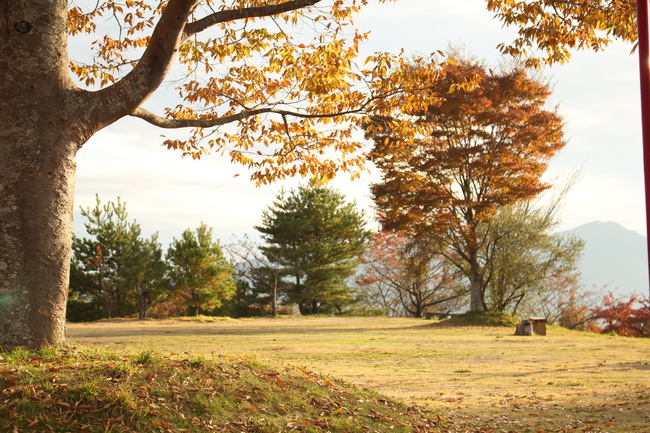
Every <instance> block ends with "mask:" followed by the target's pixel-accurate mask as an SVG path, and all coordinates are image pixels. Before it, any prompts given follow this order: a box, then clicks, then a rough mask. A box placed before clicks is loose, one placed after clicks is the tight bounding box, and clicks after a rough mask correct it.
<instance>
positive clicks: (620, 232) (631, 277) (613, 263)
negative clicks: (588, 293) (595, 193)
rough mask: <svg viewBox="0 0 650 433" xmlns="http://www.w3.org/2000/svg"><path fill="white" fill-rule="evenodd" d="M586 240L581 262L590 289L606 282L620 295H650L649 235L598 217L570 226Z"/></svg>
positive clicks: (584, 281)
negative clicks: (647, 241) (649, 269)
mask: <svg viewBox="0 0 650 433" xmlns="http://www.w3.org/2000/svg"><path fill="white" fill-rule="evenodd" d="M566 233H572V234H574V235H576V236H577V237H579V238H581V239H582V240H584V241H585V248H584V252H583V256H582V260H581V264H580V267H579V269H580V271H581V272H582V283H583V284H584V286H585V287H586V288H587V289H591V288H593V287H594V286H595V287H596V288H601V287H603V286H605V285H606V286H607V289H608V290H611V291H613V292H614V293H616V294H618V295H627V294H631V293H634V292H636V293H639V294H641V295H645V296H648V287H650V283H649V278H648V251H647V246H646V237H645V236H642V235H640V234H639V233H637V232H634V231H632V230H628V229H626V228H625V227H623V226H621V225H619V224H617V223H614V222H601V221H595V222H591V223H587V224H584V225H581V226H579V227H576V228H574V229H572V230H568V231H567V232H566Z"/></svg>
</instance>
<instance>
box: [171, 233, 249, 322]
mask: <svg viewBox="0 0 650 433" xmlns="http://www.w3.org/2000/svg"><path fill="white" fill-rule="evenodd" d="M167 262H168V265H169V278H170V282H171V287H172V291H173V293H174V295H175V297H176V298H178V299H179V301H180V302H181V303H183V304H184V305H185V306H186V307H187V312H188V313H189V314H193V315H195V316H198V315H199V312H200V311H201V310H208V309H212V308H217V307H219V306H220V305H221V303H222V302H223V301H224V300H225V299H230V298H231V297H232V296H233V294H234V293H235V290H236V287H235V283H234V281H233V278H232V273H233V266H232V265H231V264H230V263H228V261H227V260H226V258H225V257H224V254H223V251H222V250H221V246H220V245H219V243H217V242H214V241H213V240H212V229H211V228H209V227H208V226H207V225H205V224H201V225H200V226H199V227H198V228H197V229H196V231H195V232H192V231H191V230H190V229H187V230H185V231H184V232H183V235H182V236H181V238H180V239H176V238H174V240H173V242H172V244H171V246H170V247H169V250H168V251H167Z"/></svg>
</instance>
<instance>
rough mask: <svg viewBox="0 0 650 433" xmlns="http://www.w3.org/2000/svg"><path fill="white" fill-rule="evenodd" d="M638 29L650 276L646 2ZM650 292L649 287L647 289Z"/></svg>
mask: <svg viewBox="0 0 650 433" xmlns="http://www.w3.org/2000/svg"><path fill="white" fill-rule="evenodd" d="M637 23H638V27H639V39H638V40H639V75H640V81H641V126H642V133H643V174H644V178H645V215H646V217H645V218H646V230H647V233H646V236H647V240H648V272H649V275H650V44H649V42H648V0H637ZM648 289H649V290H650V287H649V288H648Z"/></svg>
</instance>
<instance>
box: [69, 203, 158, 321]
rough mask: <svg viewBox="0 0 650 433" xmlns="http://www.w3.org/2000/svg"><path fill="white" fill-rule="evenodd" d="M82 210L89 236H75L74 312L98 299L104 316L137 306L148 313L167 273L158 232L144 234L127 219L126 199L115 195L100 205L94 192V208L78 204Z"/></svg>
mask: <svg viewBox="0 0 650 433" xmlns="http://www.w3.org/2000/svg"><path fill="white" fill-rule="evenodd" d="M81 214H82V215H83V216H84V217H86V218H87V219H88V222H87V223H86V224H85V228H86V231H87V233H88V234H89V235H90V236H91V237H90V238H78V237H76V236H75V237H73V256H72V266H71V269H72V272H71V279H70V292H71V293H70V298H71V305H70V306H71V309H72V310H73V311H72V314H73V315H75V316H76V315H77V312H75V311H74V310H75V309H78V308H82V309H85V308H86V307H87V306H88V305H89V304H95V305H97V304H98V303H101V304H102V308H103V311H104V317H107V318H111V317H113V316H117V317H120V316H125V315H129V314H132V313H134V312H135V311H136V310H137V311H138V315H139V317H140V318H141V319H143V318H146V316H147V311H148V308H149V306H150V305H151V301H152V299H153V297H154V296H155V293H156V292H157V291H159V290H161V287H162V280H163V277H164V273H165V268H164V263H163V261H162V251H161V246H160V244H159V243H158V237H157V234H154V235H152V236H151V238H150V239H144V238H142V236H141V228H140V225H139V224H138V223H137V222H136V221H130V222H129V221H128V213H127V212H126V204H125V203H123V202H122V201H121V200H120V199H119V198H118V199H117V201H116V202H108V203H107V204H106V205H102V204H101V201H100V199H99V197H96V204H95V207H93V208H90V207H88V208H81ZM79 318H81V317H77V319H79Z"/></svg>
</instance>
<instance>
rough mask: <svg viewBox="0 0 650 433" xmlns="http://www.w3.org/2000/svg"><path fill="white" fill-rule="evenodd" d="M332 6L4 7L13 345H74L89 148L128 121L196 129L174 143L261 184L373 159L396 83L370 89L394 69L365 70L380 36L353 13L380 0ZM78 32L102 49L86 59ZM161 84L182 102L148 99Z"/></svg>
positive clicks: (1, 158) (5, 202)
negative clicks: (367, 147) (379, 114)
mask: <svg viewBox="0 0 650 433" xmlns="http://www.w3.org/2000/svg"><path fill="white" fill-rule="evenodd" d="M380 1H381V0H380ZM322 3H323V2H322V1H321V0H287V1H282V0H277V1H274V0H232V1H226V0H127V1H125V2H116V1H113V0H100V1H88V2H86V1H82V0H79V1H68V0H15V1H2V3H0V12H1V15H2V20H1V22H0V75H1V76H2V80H1V82H0V194H1V195H2V203H1V205H0V345H4V346H16V345H24V346H30V347H36V346H39V345H42V344H58V343H61V342H62V341H63V339H64V324H65V305H66V298H67V285H68V276H69V261H70V252H71V239H72V224H71V221H72V209H73V189H74V177H75V157H76V153H77V151H78V150H79V149H80V148H81V147H82V146H83V145H84V143H85V142H86V141H87V140H88V139H89V138H90V137H91V136H92V135H93V134H94V133H96V132H97V131H99V130H101V129H102V128H105V127H107V126H109V125H111V124H113V123H115V122H117V121H118V120H119V119H121V118H124V117H126V116H134V117H137V118H139V119H142V120H143V121H147V122H149V123H152V124H154V125H157V126H159V127H161V128H193V129H192V130H191V131H190V133H189V137H188V138H187V139H185V140H177V139H170V140H167V141H166V142H165V144H166V146H167V147H169V148H174V149H178V150H180V151H181V152H182V153H183V154H186V155H191V156H192V157H195V158H196V157H200V156H201V155H203V154H205V153H207V152H208V151H209V150H210V149H212V150H213V151H214V152H217V153H220V154H224V155H226V156H227V157H229V158H231V159H232V160H233V161H235V162H239V163H242V164H245V165H247V166H249V167H250V168H251V169H252V172H253V174H252V177H253V178H254V180H256V181H268V180H272V179H275V178H282V177H285V176H288V175H293V174H298V173H300V174H306V173H309V172H313V173H319V174H320V175H321V176H323V177H326V178H327V177H332V176H333V173H334V171H335V170H336V169H339V168H343V169H346V168H351V167H354V166H356V165H359V164H361V163H362V160H363V157H362V155H360V147H361V144H360V143H359V142H357V141H355V140H353V139H350V134H349V131H350V127H351V126H352V125H353V124H354V123H355V122H357V120H355V118H354V117H353V116H351V115H352V114H355V113H361V112H362V111H363V110H364V109H365V108H367V107H369V106H371V105H372V104H373V101H375V100H376V99H377V98H381V97H383V96H386V93H385V91H386V90H387V88H390V87H392V84H391V83H393V81H391V80H390V79H388V78H389V77H384V78H386V79H385V80H380V81H379V82H378V83H377V84H370V85H369V86H365V87H364V88H363V89H364V90H363V91H360V90H358V88H357V87H356V86H355V85H356V83H359V82H362V81H364V80H372V79H373V76H374V75H376V74H380V75H381V74H382V73H385V72H387V73H388V75H389V71H387V70H386V69H385V68H383V67H382V68H380V67H379V64H380V63H381V62H379V61H378V62H375V64H374V65H371V66H369V67H368V68H366V69H364V70H363V71H359V70H355V69H354V62H353V60H354V58H355V56H356V53H357V47H358V44H359V42H360V41H362V40H363V39H364V37H365V35H363V34H359V33H357V32H356V31H355V30H354V27H353V26H352V22H351V17H352V15H353V13H354V12H356V11H357V10H358V9H359V7H360V6H361V5H363V4H365V3H366V1H365V0H349V1H343V0H334V1H332V2H330V3H328V4H327V5H322ZM109 18H110V19H109ZM69 35H72V36H73V37H75V38H76V43H77V46H79V47H81V46H83V45H86V46H88V48H89V50H88V52H86V53H79V52H75V58H74V59H72V60H71V59H70V56H69V55H68V36H69ZM385 57H386V56H377V58H376V59H377V60H379V59H383V58H385ZM175 62H176V64H177V65H179V66H178V67H175V68H173V67H172V66H173V65H174V63H175ZM166 79H168V80H167V81H165V80H166ZM158 89H161V90H164V89H169V90H171V91H170V92H169V93H170V95H176V96H178V100H174V99H172V100H171V101H170V108H167V109H162V108H157V109H156V110H152V108H151V107H148V108H144V106H143V104H145V102H146V101H147V100H148V99H149V97H150V96H151V95H152V94H153V93H154V92H155V91H156V90H158ZM391 94H393V93H391ZM153 111H156V112H157V114H156V113H154V112H153ZM324 124H325V125H326V127H324V128H323V127H322V126H323V125H324ZM220 126H231V127H229V128H227V130H224V131H221V132H219V131H218V128H219V127H220ZM326 149H331V151H330V152H325V150H326Z"/></svg>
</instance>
